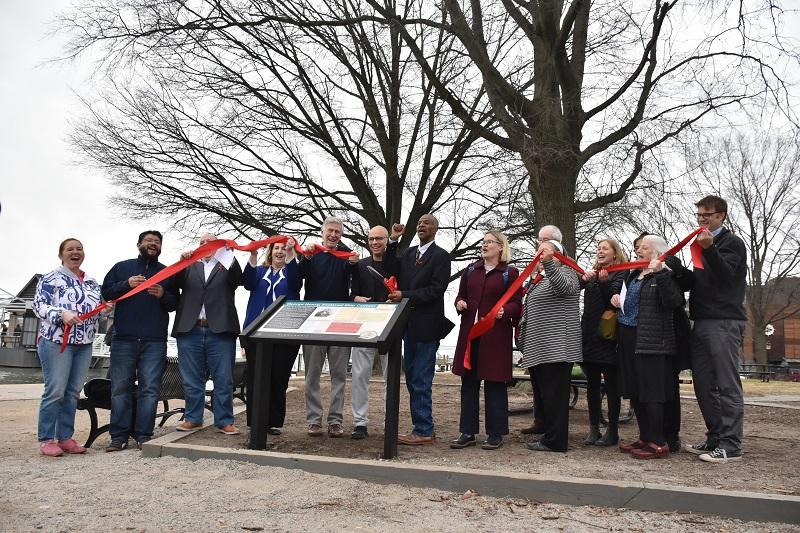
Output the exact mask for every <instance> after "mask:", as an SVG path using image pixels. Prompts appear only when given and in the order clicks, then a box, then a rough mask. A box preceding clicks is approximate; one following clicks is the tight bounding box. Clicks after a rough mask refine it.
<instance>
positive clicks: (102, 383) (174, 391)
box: [78, 357, 245, 448]
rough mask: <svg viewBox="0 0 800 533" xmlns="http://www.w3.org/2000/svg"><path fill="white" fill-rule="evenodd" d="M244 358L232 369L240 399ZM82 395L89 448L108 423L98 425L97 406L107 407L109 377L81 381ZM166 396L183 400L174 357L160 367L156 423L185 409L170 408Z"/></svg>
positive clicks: (161, 423) (209, 392) (80, 404)
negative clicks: (87, 420) (83, 395)
mask: <svg viewBox="0 0 800 533" xmlns="http://www.w3.org/2000/svg"><path fill="white" fill-rule="evenodd" d="M244 372H245V362H244V360H239V359H237V360H236V365H235V367H234V371H233V383H234V389H235V390H236V392H234V397H236V398H239V399H240V400H242V401H244ZM83 390H84V394H85V397H83V398H80V399H79V400H78V410H82V411H86V412H87V413H88V414H89V421H90V424H91V427H90V430H89V438H88V439H87V440H86V443H85V444H84V446H85V447H86V448H89V447H90V446H91V445H92V443H94V441H95V440H96V439H97V437H99V436H100V435H102V434H103V433H105V432H107V431H108V430H109V428H110V424H105V425H103V426H100V425H99V424H98V420H97V411H98V409H105V410H109V411H110V410H111V380H109V379H102V378H95V379H91V380H89V381H87V382H86V384H85V385H84V388H83ZM206 396H207V397H208V400H207V401H206V409H208V410H209V411H210V410H211V398H212V396H213V389H208V390H206ZM170 400H183V380H182V379H181V373H180V370H179V369H178V358H177V357H167V366H166V368H165V369H164V378H163V380H162V382H161V392H160V394H159V395H158V401H159V402H160V403H161V410H160V411H159V412H158V413H156V420H158V421H159V422H158V427H163V426H164V424H166V423H167V420H169V419H170V418H171V417H172V416H173V415H177V414H180V415H181V420H183V414H184V412H185V409H184V407H174V408H170V406H169V402H170Z"/></svg>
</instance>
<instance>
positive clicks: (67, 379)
mask: <svg viewBox="0 0 800 533" xmlns="http://www.w3.org/2000/svg"><path fill="white" fill-rule="evenodd" d="M58 257H59V259H61V266H60V267H58V268H57V269H55V270H53V271H52V272H48V273H47V274H45V275H44V276H42V279H40V280H39V283H38V285H37V286H36V295H35V296H34V299H33V311H34V313H36V316H38V317H39V318H40V319H41V326H40V328H39V344H38V352H39V361H40V362H41V364H42V376H43V377H44V392H43V393H42V402H41V404H40V405H39V446H40V451H41V453H42V454H43V455H47V456H50V457H58V456H60V455H63V454H64V453H65V452H66V453H84V452H86V448H84V447H83V446H81V445H79V444H78V443H77V442H75V439H73V438H72V435H73V433H74V430H75V410H76V409H77V407H78V395H79V393H80V390H81V387H82V386H83V383H84V381H86V373H87V371H88V370H89V363H90V362H91V359H92V342H93V341H94V335H95V333H96V332H97V321H98V317H97V316H94V317H92V318H89V319H86V320H80V319H79V318H78V316H79V315H81V314H83V313H88V312H89V311H91V310H92V309H94V308H95V307H97V306H98V305H99V304H100V302H101V301H102V297H101V296H100V285H99V284H98V283H97V281H95V280H94V279H92V278H90V277H87V276H86V273H85V272H83V270H81V269H80V267H81V264H82V263H83V259H84V257H85V254H84V251H83V244H81V241H79V240H78V239H73V238H69V239H65V240H64V241H63V242H62V243H61V245H60V246H59V247H58ZM67 324H69V325H70V332H69V338H66V339H65V338H64V328H65V326H66V325H67ZM62 343H63V344H65V345H66V346H65V347H64V352H63V353H62V352H61V345H62Z"/></svg>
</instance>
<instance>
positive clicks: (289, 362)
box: [245, 344, 300, 428]
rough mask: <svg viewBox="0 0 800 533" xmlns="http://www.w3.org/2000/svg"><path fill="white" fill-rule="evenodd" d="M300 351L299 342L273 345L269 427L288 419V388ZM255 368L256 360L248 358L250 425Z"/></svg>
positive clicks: (278, 425)
mask: <svg viewBox="0 0 800 533" xmlns="http://www.w3.org/2000/svg"><path fill="white" fill-rule="evenodd" d="M299 351H300V345H299V344H275V345H273V347H272V372H271V373H270V386H269V422H268V427H271V428H281V427H283V422H284V420H285V419H286V389H288V388H289V378H290V377H291V376H292V367H293V366H294V362H295V360H296V359H297V353H298V352H299ZM254 370H255V361H253V360H251V359H250V358H248V359H247V366H246V369H245V400H246V402H245V403H246V405H247V425H248V426H250V413H252V406H253V385H254V382H255V372H254Z"/></svg>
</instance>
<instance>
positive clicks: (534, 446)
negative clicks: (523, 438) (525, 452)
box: [526, 440, 556, 452]
mask: <svg viewBox="0 0 800 533" xmlns="http://www.w3.org/2000/svg"><path fill="white" fill-rule="evenodd" d="M526 446H527V447H528V449H529V450H530V451H532V452H555V451H556V450H554V449H552V448H550V447H548V446H547V445H545V444H542V441H538V440H537V441H536V442H529V443H528V444H527V445H526Z"/></svg>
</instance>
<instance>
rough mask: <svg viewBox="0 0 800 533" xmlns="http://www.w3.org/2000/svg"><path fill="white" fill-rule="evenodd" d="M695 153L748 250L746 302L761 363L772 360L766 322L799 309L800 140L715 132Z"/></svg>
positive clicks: (699, 170)
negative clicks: (726, 135)
mask: <svg viewBox="0 0 800 533" xmlns="http://www.w3.org/2000/svg"><path fill="white" fill-rule="evenodd" d="M691 160H692V162H693V163H694V165H695V166H696V169H697V174H698V175H700V176H702V178H703V180H704V182H705V185H706V186H707V187H708V188H710V189H711V190H712V191H714V193H715V194H718V195H719V196H721V197H723V198H725V199H726V200H727V202H728V220H727V221H726V225H728V226H730V227H731V228H732V229H733V231H734V232H735V233H736V234H738V235H739V236H740V237H741V238H742V239H743V240H744V242H745V245H746V246H747V252H748V261H747V263H748V264H747V266H748V285H749V288H748V291H747V307H748V309H749V311H750V322H751V326H752V330H753V349H754V352H755V358H756V363H759V364H766V363H767V335H766V328H767V325H769V324H771V323H774V322H778V321H780V320H784V319H787V318H790V317H793V316H797V315H798V314H800V279H798V278H797V277H796V276H798V275H800V237H798V232H797V228H798V226H800V191H798V189H797V174H798V171H800V143H798V139H797V137H795V136H787V135H784V136H780V135H775V134H770V133H768V132H761V133H760V134H759V133H757V132H756V133H752V134H749V135H744V134H739V135H734V136H731V137H729V138H722V139H719V138H717V139H714V140H711V141H708V142H707V143H706V144H705V145H703V146H700V147H698V149H697V150H696V151H695V152H694V153H693V154H692V156H691Z"/></svg>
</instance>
